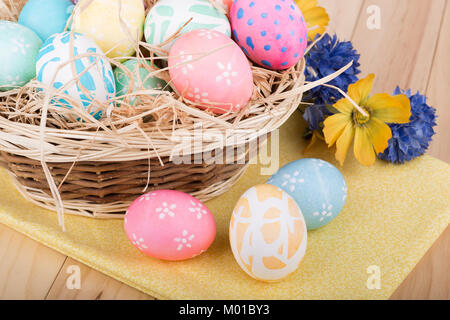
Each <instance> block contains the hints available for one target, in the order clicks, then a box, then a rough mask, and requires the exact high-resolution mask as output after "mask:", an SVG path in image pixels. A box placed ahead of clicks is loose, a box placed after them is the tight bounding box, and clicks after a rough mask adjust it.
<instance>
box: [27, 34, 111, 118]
mask: <svg viewBox="0 0 450 320" xmlns="http://www.w3.org/2000/svg"><path fill="white" fill-rule="evenodd" d="M72 35H73V36H72ZM72 45H73V47H72ZM72 48H73V49H72ZM87 54H88V55H89V57H82V58H81V57H79V56H82V55H87ZM69 61H71V62H70V63H67V62H69ZM36 74H37V80H38V81H40V82H42V83H43V84H45V85H48V86H53V87H54V88H56V89H60V90H61V93H63V94H65V95H67V96H69V97H71V98H73V99H74V100H75V101H76V102H77V103H79V104H82V105H83V106H84V107H85V109H86V110H88V111H89V113H91V114H92V115H93V116H94V117H95V118H97V119H99V118H100V117H101V116H102V111H103V110H101V109H99V103H105V102H107V101H108V100H109V99H112V98H114V96H115V81H114V74H113V71H112V68H111V65H110V64H109V62H108V60H107V59H106V57H105V55H104V53H103V51H102V50H101V49H100V48H99V47H98V46H97V44H96V43H95V42H94V41H93V40H91V39H89V38H88V37H86V36H85V35H82V34H79V33H71V32H69V31H66V32H63V33H58V34H54V35H53V36H51V37H50V38H48V39H47V41H45V43H44V44H43V45H42V48H41V50H40V51H39V55H38V57H37V62H36ZM74 79H78V80H77V81H76V82H75V81H73V80H74ZM93 101H96V102H97V103H95V104H93V103H92V102H93ZM59 103H61V105H63V106H65V107H67V108H70V109H71V108H72V104H71V103H70V101H66V100H65V99H60V100H59Z"/></svg>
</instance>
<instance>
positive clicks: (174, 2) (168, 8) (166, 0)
mask: <svg viewBox="0 0 450 320" xmlns="http://www.w3.org/2000/svg"><path fill="white" fill-rule="evenodd" d="M191 19H192V20H191ZM187 22H189V23H188V24H187V25H186V26H184V27H183V25H185V24H186V23H187ZM181 27H183V28H182V29H181V30H180V28H181ZM197 29H209V30H215V31H218V32H221V33H223V34H225V35H227V36H228V37H230V36H231V27H230V22H229V21H228V18H227V17H226V15H225V14H223V13H222V12H220V10H218V9H217V8H215V7H214V6H213V5H212V4H211V3H210V2H209V1H208V0H183V1H179V0H159V1H158V2H157V3H156V4H155V5H154V6H153V7H152V8H151V9H150V12H149V13H148V15H147V19H146V20H145V39H146V41H147V42H148V43H149V44H151V45H154V46H160V45H161V44H163V45H162V46H161V47H162V48H163V49H164V50H166V51H169V50H170V48H171V47H172V45H173V43H174V41H170V42H167V41H168V40H169V39H170V38H171V37H172V36H175V35H176V34H177V32H178V31H180V34H185V33H188V32H189V31H192V30H197ZM165 42H167V43H165Z"/></svg>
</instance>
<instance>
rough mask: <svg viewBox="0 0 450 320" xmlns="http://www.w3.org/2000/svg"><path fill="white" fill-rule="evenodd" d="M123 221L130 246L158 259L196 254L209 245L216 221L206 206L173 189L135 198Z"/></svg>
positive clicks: (179, 258) (189, 256)
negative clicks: (131, 244)
mask: <svg viewBox="0 0 450 320" xmlns="http://www.w3.org/2000/svg"><path fill="white" fill-rule="evenodd" d="M124 222H125V232H126V233H127V236H128V238H129V239H130V241H131V242H132V243H133V245H134V246H135V247H136V248H138V249H139V250H140V251H142V252H143V253H145V254H146V255H149V256H150V257H153V258H157V259H162V260H170V261H177V260H185V259H190V258H193V257H196V256H198V255H199V254H201V253H203V252H205V251H206V250H207V249H208V248H209V246H210V245H211V244H212V242H213V241H214V238H215V236H216V222H215V221H214V217H213V215H212V214H211V212H210V211H209V210H208V208H207V207H206V206H205V205H204V204H203V203H201V202H200V201H199V200H197V199H195V198H194V197H192V196H190V195H188V194H186V193H183V192H180V191H175V190H156V191H152V192H149V193H147V194H144V195H143V196H141V197H139V198H137V199H136V200H135V201H134V202H133V203H132V204H131V205H130V207H129V208H128V211H127V214H126V216H125V221H124Z"/></svg>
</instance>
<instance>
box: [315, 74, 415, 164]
mask: <svg viewBox="0 0 450 320" xmlns="http://www.w3.org/2000/svg"><path fill="white" fill-rule="evenodd" d="M374 77H375V76H374V75H373V74H370V75H369V76H368V77H367V78H365V79H361V80H359V81H357V82H356V83H354V84H351V85H350V86H349V87H348V95H349V96H350V98H351V99H352V100H353V101H354V102H355V103H356V104H357V105H358V106H359V109H360V110H364V111H365V112H366V113H367V115H368V116H364V115H363V114H362V113H361V112H360V111H359V110H357V108H356V107H355V106H354V105H353V104H352V103H351V102H350V101H349V100H348V99H346V98H344V99H341V100H339V101H338V102H336V104H335V105H334V106H333V107H334V108H335V109H336V110H338V111H339V112H338V113H336V114H334V115H332V116H330V117H328V118H327V119H326V120H325V121H324V126H325V127H324V130H323V133H324V135H325V141H326V142H327V144H328V146H329V147H331V146H333V145H334V144H335V143H336V149H337V150H336V159H337V160H338V161H339V162H340V164H341V165H343V164H344V161H345V157H346V155H347V151H348V148H349V147H350V144H351V143H352V140H353V138H355V143H354V146H353V152H354V154H355V157H356V159H357V160H358V161H359V162H360V163H361V164H363V165H366V166H370V165H372V164H373V163H374V162H375V158H376V154H378V153H381V152H383V151H384V150H385V149H386V148H387V147H388V141H389V139H390V138H391V137H392V132H391V129H390V128H389V126H388V125H387V124H386V123H408V122H409V118H410V116H411V104H410V102H409V99H408V98H407V97H406V96H405V95H404V94H401V95H397V96H390V95H388V94H386V93H379V94H375V95H373V96H370V97H369V95H370V92H371V91H372V86H373V79H374Z"/></svg>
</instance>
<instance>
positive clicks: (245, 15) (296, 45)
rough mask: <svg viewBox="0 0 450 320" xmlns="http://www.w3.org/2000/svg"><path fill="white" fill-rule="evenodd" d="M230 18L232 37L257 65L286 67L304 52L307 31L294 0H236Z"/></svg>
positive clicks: (279, 68) (272, 67)
mask: <svg viewBox="0 0 450 320" xmlns="http://www.w3.org/2000/svg"><path fill="white" fill-rule="evenodd" d="M230 20H231V27H232V31H233V36H234V38H235V40H236V41H237V43H238V44H239V45H240V47H241V48H242V50H243V51H244V52H245V53H246V54H247V56H248V57H249V58H250V59H251V60H252V61H253V62H255V63H256V64H258V65H260V66H263V67H265V68H268V69H272V70H284V69H288V68H290V67H292V66H294V65H295V64H297V62H298V61H300V59H302V58H303V55H304V54H305V50H306V46H307V42H308V41H307V36H308V35H307V34H308V32H307V29H306V23H305V19H304V18H303V15H302V13H301V11H300V9H299V8H298V6H297V5H296V4H295V2H294V1H293V0H273V1H261V0H260V1H257V0H235V1H234V3H233V5H232V6H231V10H230Z"/></svg>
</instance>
